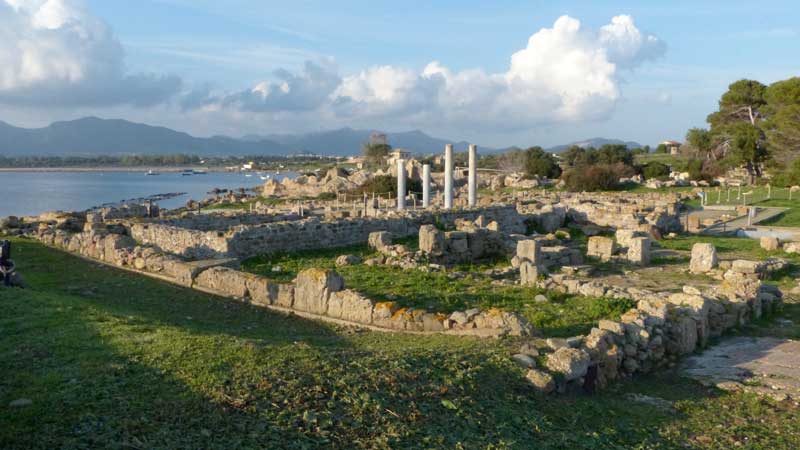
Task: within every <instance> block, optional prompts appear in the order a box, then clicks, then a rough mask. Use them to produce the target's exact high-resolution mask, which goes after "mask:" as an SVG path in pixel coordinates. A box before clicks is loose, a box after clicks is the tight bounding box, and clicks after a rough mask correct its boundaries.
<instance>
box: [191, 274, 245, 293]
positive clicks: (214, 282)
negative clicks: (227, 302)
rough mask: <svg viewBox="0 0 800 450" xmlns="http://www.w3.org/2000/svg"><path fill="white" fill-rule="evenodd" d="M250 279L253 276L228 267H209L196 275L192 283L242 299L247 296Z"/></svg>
mask: <svg viewBox="0 0 800 450" xmlns="http://www.w3.org/2000/svg"><path fill="white" fill-rule="evenodd" d="M251 277H253V275H250V274H247V273H244V272H239V271H238V270H233V269H230V268H228V267H211V268H208V269H205V270H203V271H202V272H200V273H199V274H197V276H196V277H195V280H194V282H195V285H197V286H200V287H203V288H206V289H211V290H213V291H215V292H218V293H220V294H222V295H226V296H231V297H237V298H244V297H247V294H248V290H247V280H248V279H249V278H251Z"/></svg>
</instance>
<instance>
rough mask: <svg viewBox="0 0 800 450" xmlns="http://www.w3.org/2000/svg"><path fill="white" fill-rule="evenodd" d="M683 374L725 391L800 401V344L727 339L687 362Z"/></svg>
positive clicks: (781, 341) (770, 338) (757, 339)
mask: <svg viewBox="0 0 800 450" xmlns="http://www.w3.org/2000/svg"><path fill="white" fill-rule="evenodd" d="M681 372H682V373H683V374H684V375H686V376H688V377H689V378H693V379H695V380H697V381H699V382H701V383H703V384H706V385H713V386H717V387H719V388H721V389H725V390H743V391H748V392H755V393H759V394H764V395H769V396H771V397H773V398H775V399H777V400H783V399H786V398H792V399H794V400H800V341H795V340H792V339H786V338H778V337H748V336H741V337H734V338H730V339H725V340H723V341H722V342H720V343H719V344H717V345H714V346H712V347H710V348H709V349H707V350H706V351H704V352H703V353H702V354H700V355H696V356H692V357H690V358H687V359H686V360H684V362H683V363H681Z"/></svg>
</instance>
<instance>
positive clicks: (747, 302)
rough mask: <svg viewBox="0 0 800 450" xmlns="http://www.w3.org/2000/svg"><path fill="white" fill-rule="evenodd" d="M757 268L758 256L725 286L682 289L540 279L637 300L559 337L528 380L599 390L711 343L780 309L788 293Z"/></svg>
mask: <svg viewBox="0 0 800 450" xmlns="http://www.w3.org/2000/svg"><path fill="white" fill-rule="evenodd" d="M756 267H758V268H763V267H766V266H764V265H763V264H760V263H758V262H755V261H749V262H735V263H734V264H731V265H730V268H729V269H727V270H726V271H725V272H724V274H723V275H722V282H721V283H720V284H719V285H716V286H712V287H710V288H708V289H705V290H703V291H701V290H699V289H697V288H694V287H691V286H685V287H684V289H683V292H680V293H673V292H652V291H646V290H641V289H635V288H627V289H623V288H619V287H615V286H607V285H604V284H603V283H600V282H598V281H592V280H589V281H585V280H579V279H574V278H571V277H568V276H565V275H560V274H559V275H554V276H552V277H550V278H548V279H546V280H544V281H541V282H540V283H541V284H540V285H541V287H543V288H546V289H556V290H563V291H565V292H568V293H573V294H579V295H587V296H597V297H616V298H628V299H633V300H636V301H637V302H638V303H637V306H636V308H634V309H631V310H630V311H628V312H627V313H625V314H624V315H623V316H622V317H621V318H620V320H618V321H610V320H601V321H600V322H599V323H598V325H597V327H595V328H592V330H591V332H590V333H589V334H587V335H585V336H577V337H575V338H571V339H568V340H565V341H564V342H561V343H557V342H554V343H553V347H555V351H554V352H553V353H550V354H548V355H547V358H546V364H545V367H544V368H543V369H544V370H542V369H537V368H531V369H530V370H529V372H528V375H527V376H528V379H529V380H530V381H531V383H533V384H534V386H536V387H537V388H539V389H540V390H542V391H544V392H550V391H552V390H554V389H556V388H561V389H566V388H567V387H568V386H569V385H582V386H583V387H584V388H586V389H588V390H593V389H595V388H602V387H604V386H605V385H606V384H607V383H608V382H609V381H611V380H614V379H616V378H619V377H624V376H630V375H633V374H634V373H637V372H649V371H652V370H654V369H657V368H660V367H664V366H668V365H670V364H671V363H673V362H675V361H676V360H677V358H679V357H681V356H683V355H687V354H690V353H692V352H694V351H696V350H698V349H700V348H703V347H705V346H706V345H707V343H708V340H709V338H713V337H718V336H721V335H722V334H723V333H724V332H725V331H727V330H729V329H731V328H734V327H737V326H741V325H744V324H746V323H747V322H749V321H750V320H754V319H758V318H760V317H761V316H762V315H764V314H769V313H772V312H773V311H774V310H775V309H776V308H777V306H778V305H779V304H780V303H781V300H782V293H781V292H780V290H778V289H777V288H776V287H775V286H770V285H765V284H762V283H761V281H760V280H759V276H760V275H761V274H763V271H762V272H759V271H758V270H756V269H754V268H756ZM763 270H766V269H763ZM537 354H538V353H537ZM557 379H558V380H560V383H559V382H556V380H557Z"/></svg>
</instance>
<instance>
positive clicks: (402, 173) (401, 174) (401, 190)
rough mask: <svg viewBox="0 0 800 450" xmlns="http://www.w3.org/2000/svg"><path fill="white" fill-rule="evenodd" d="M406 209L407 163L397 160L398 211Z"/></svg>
mask: <svg viewBox="0 0 800 450" xmlns="http://www.w3.org/2000/svg"><path fill="white" fill-rule="evenodd" d="M404 209H406V161H405V160H404V159H398V160H397V210H398V211H402V210H404Z"/></svg>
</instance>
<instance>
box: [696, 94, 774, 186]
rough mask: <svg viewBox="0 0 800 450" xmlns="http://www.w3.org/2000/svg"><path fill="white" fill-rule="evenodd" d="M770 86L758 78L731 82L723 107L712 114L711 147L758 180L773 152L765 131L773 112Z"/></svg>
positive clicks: (713, 152) (716, 156) (717, 155)
mask: <svg viewBox="0 0 800 450" xmlns="http://www.w3.org/2000/svg"><path fill="white" fill-rule="evenodd" d="M766 91H767V87H766V86H765V85H763V84H761V83H759V82H758V81H755V80H739V81H737V82H735V83H733V84H731V85H730V86H728V90H727V91H726V92H725V93H724V94H723V95H722V98H721V99H720V101H719V110H718V111H717V112H714V113H712V114H710V115H709V116H708V119H707V120H708V123H709V124H710V125H711V129H710V134H711V141H712V143H711V149H710V151H709V155H710V157H711V158H712V159H714V160H722V159H724V160H725V162H726V163H727V164H728V165H742V166H744V168H745V169H746V170H747V173H748V174H749V176H750V181H751V182H753V181H755V178H756V177H759V176H761V167H762V165H763V163H764V161H766V160H767V158H768V157H769V154H768V152H767V147H766V136H765V133H764V126H765V123H764V119H765V117H766V114H768V112H769V108H768V107H767V100H766V98H765V95H766Z"/></svg>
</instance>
